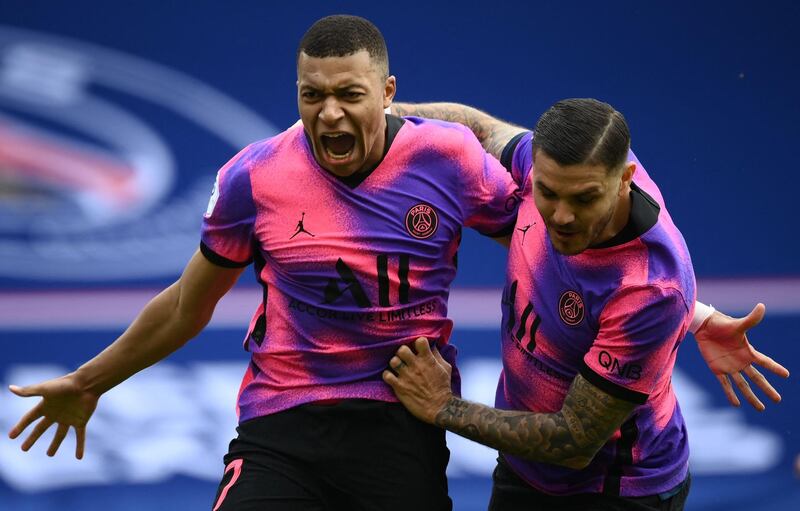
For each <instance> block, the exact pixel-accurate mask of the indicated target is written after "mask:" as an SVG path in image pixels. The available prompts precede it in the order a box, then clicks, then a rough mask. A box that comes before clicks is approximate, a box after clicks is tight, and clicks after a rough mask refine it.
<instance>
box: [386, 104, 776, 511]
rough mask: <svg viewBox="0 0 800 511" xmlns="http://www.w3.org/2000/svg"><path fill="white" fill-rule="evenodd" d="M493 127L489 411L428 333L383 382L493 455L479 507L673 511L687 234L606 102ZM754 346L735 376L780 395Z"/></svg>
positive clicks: (678, 472) (687, 318)
mask: <svg viewBox="0 0 800 511" xmlns="http://www.w3.org/2000/svg"><path fill="white" fill-rule="evenodd" d="M401 109H402V108H401ZM420 110H421V112H420V113H422V114H423V115H431V114H433V115H434V116H436V115H437V114H436V113H434V112H430V111H425V109H424V108H422V109H420ZM495 127H497V128H499V130H495V131H492V130H491V129H489V130H488V131H492V134H491V135H488V136H487V138H492V137H494V136H497V134H498V133H499V132H500V131H502V130H505V133H507V134H508V135H509V136H510V137H511V141H508V138H506V142H507V144H506V145H505V149H504V151H503V156H504V157H503V160H504V163H506V164H507V165H508V167H509V170H510V171H511V172H512V173H513V174H514V175H515V177H516V178H517V179H518V182H520V183H521V184H522V186H523V202H522V204H521V205H520V208H519V216H518V220H517V228H516V229H515V232H514V233H513V236H512V238H511V244H510V247H509V261H508V270H507V282H506V287H505V290H504V299H503V305H504V307H503V309H504V311H503V323H502V356H503V372H502V374H501V377H500V382H499V385H498V389H497V396H496V406H497V408H492V407H489V406H485V405H480V404H476V403H470V402H468V401H465V400H462V399H460V398H458V397H457V396H454V395H453V394H452V392H451V391H450V388H449V385H448V384H449V374H450V369H449V364H448V363H447V362H446V361H445V360H444V359H442V357H441V356H440V355H439V354H438V353H437V352H436V350H433V351H431V349H430V347H429V345H428V343H427V341H426V340H424V339H420V340H418V341H417V343H416V345H415V348H416V352H417V353H416V354H415V353H414V352H412V351H411V349H409V348H408V347H407V346H405V347H401V348H400V349H399V350H398V353H397V355H396V356H395V357H394V358H392V360H391V361H390V367H392V369H393V371H386V372H384V379H385V381H386V382H387V383H389V384H390V385H392V387H393V388H394V390H395V392H396V393H397V395H398V397H399V398H400V400H401V402H403V404H405V405H406V406H407V407H408V408H409V410H410V411H412V413H414V414H415V415H416V416H417V417H419V418H420V419H422V420H424V421H426V422H429V423H431V424H436V425H438V426H441V427H443V428H446V429H448V430H451V431H453V432H455V433H458V434H460V435H462V436H465V437H466V438H470V439H472V440H475V441H478V442H481V443H483V444H485V445H488V446H491V447H494V448H497V449H498V450H499V451H500V457H499V459H498V466H497V468H496V469H495V473H494V488H493V493H492V500H491V503H490V509H493V510H522V509H548V510H549V509H575V510H578V509H592V510H606V509H608V510H611V509H614V510H617V509H631V510H634V509H636V510H644V509H653V510H660V509H670V510H673V509H674V510H680V509H683V505H684V502H685V499H686V496H687V494H688V490H689V473H688V454H689V451H688V442H687V436H686V429H685V425H684V421H683V418H682V416H681V413H680V408H679V406H678V404H677V401H676V398H675V394H674V392H673V389H672V385H671V376H672V369H673V367H674V364H675V357H676V353H677V349H678V347H679V345H680V343H681V341H682V339H683V337H684V336H685V334H686V333H687V331H688V329H689V325H690V322H691V319H692V314H693V309H694V301H695V280H694V273H693V270H692V265H691V260H690V258H689V252H688V250H687V248H686V245H685V243H684V241H683V237H682V236H681V234H680V232H679V231H678V230H677V228H676V227H675V225H674V224H673V223H672V220H671V218H670V216H669V213H668V212H667V210H666V208H665V207H664V201H663V197H662V196H661V193H660V192H659V190H658V188H657V187H656V185H655V183H654V182H653V181H652V180H651V179H650V177H649V176H648V175H647V173H646V172H645V170H644V169H643V168H642V167H641V164H640V163H639V161H638V160H637V159H636V157H635V156H634V155H633V154H632V153H631V152H630V135H629V132H628V127H627V124H626V123H625V120H624V118H623V117H622V115H621V114H620V113H619V112H617V111H616V110H614V109H613V108H612V107H611V106H609V105H607V104H605V103H601V102H599V101H596V100H591V99H573V100H565V101H561V102H559V103H557V104H556V105H554V106H553V107H552V108H551V109H550V110H548V111H547V112H546V113H545V114H544V115H543V116H542V117H541V119H540V120H539V122H538V124H537V126H536V131H535V135H533V134H532V133H530V132H526V131H521V130H519V129H514V128H512V127H509V126H508V125H505V126H495ZM476 131H477V130H476ZM488 131H485V132H488ZM485 145H490V144H486V143H485ZM496 147H498V148H499V147H501V145H497V146H496ZM762 312H763V311H762ZM754 313H755V312H754ZM745 342H746V341H745ZM755 353H756V354H757V355H756V356H754V358H747V357H745V358H746V362H747V363H746V364H745V366H743V367H741V368H740V369H743V370H744V371H745V372H746V374H748V375H749V376H750V377H751V378H752V379H753V380H754V381H757V382H758V383H759V386H761V387H762V388H764V389H765V390H767V391H768V394H769V395H770V397H772V398H773V399H776V400H778V399H780V397H779V396H778V395H777V393H776V392H775V391H774V389H772V387H771V386H770V385H769V384H768V383H765V382H766V380H764V379H763V376H762V375H761V374H760V373H759V372H758V371H757V370H756V369H755V368H753V367H752V365H751V361H756V362H759V363H762V364H763V365H765V366H766V367H767V368H768V369H770V370H773V371H774V372H776V373H777V374H780V375H782V376H787V375H788V372H786V370H785V369H784V368H782V367H781V366H780V365H778V364H777V363H775V362H774V361H772V360H770V359H768V358H767V357H764V356H763V355H761V354H758V353H757V352H755ZM712 369H713V366H712ZM741 377H742V376H741V374H739V373H738V370H737V371H736V372H735V374H734V378H735V379H738V378H741ZM726 381H727V379H726ZM770 391H771V392H770ZM751 394H752V393H751ZM753 399H755V401H753ZM748 400H751V402H753V403H754V404H756V402H757V401H758V400H757V398H755V396H749V395H748ZM757 405H760V406H761V408H763V405H761V403H760V402H757Z"/></svg>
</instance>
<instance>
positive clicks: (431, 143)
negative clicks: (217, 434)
mask: <svg viewBox="0 0 800 511" xmlns="http://www.w3.org/2000/svg"><path fill="white" fill-rule="evenodd" d="M388 69H389V68H388V56H387V52H386V46H385V43H384V41H383V37H382V36H381V34H380V32H379V31H378V30H377V29H376V28H375V27H374V26H373V25H372V24H371V23H369V22H368V21H366V20H363V19H361V18H357V17H353V16H332V17H328V18H324V19H322V20H320V21H319V22H317V23H315V24H314V25H313V26H312V27H311V28H310V29H309V31H308V32H307V33H306V35H305V36H304V37H303V40H302V41H301V43H300V47H299V50H298V53H297V72H298V81H297V86H298V98H297V100H298V107H299V110H300V116H301V118H302V123H301V124H299V125H296V126H294V127H292V128H290V129H289V130H287V131H285V132H283V133H281V134H279V135H277V136H275V137H273V138H270V139H268V140H264V141H261V142H256V143H254V144H252V145H251V146H249V147H247V148H245V149H244V150H243V151H242V152H241V153H239V154H238V155H237V156H236V157H234V158H233V159H232V160H231V161H230V162H229V163H228V164H227V165H225V166H224V167H223V168H222V169H221V171H220V172H219V174H218V179H217V184H216V187H215V191H214V194H213V196H212V200H211V202H210V203H209V208H208V211H207V213H206V217H205V221H204V225H203V232H202V244H201V248H200V250H199V251H198V253H196V254H195V255H194V257H193V258H192V259H191V261H190V262H189V264H188V266H187V267H186V269H185V270H184V272H183V275H182V276H181V278H180V279H179V280H178V281H177V282H176V283H175V284H173V285H172V286H170V287H169V288H167V289H166V290H165V291H164V292H162V293H161V294H160V295H158V296H157V297H156V298H155V299H154V300H153V301H151V302H150V303H149V304H148V305H147V306H146V307H145V309H144V310H143V311H142V312H141V313H140V315H139V316H138V318H137V319H136V320H135V321H134V323H133V324H132V325H131V326H130V327H129V328H128V330H127V331H126V332H125V333H124V334H123V335H122V336H121V337H120V338H119V339H117V340H116V341H115V342H114V343H113V344H111V345H110V346H109V347H108V348H107V349H106V350H104V351H103V352H102V353H101V354H99V355H98V356H97V357H95V358H94V359H92V360H91V361H89V362H88V363H86V364H84V365H83V366H82V367H80V368H79V369H78V370H76V371H75V372H73V373H70V374H69V375H66V376H64V377H62V378H58V379H55V380H50V381H47V382H44V383H41V384H38V385H32V386H29V387H25V388H19V387H12V391H14V392H15V393H17V394H18V395H20V396H42V397H43V400H42V401H41V402H40V403H39V404H37V405H36V406H34V407H33V408H32V409H31V411H30V412H28V413H27V414H26V415H25V416H23V417H22V419H21V420H20V421H19V423H18V424H17V425H16V426H15V427H14V428H13V429H12V430H11V433H10V434H11V436H12V438H13V437H16V436H18V435H19V434H20V433H21V432H22V431H23V430H25V429H26V428H27V427H28V426H29V425H30V424H32V423H33V422H34V421H36V420H37V419H39V418H41V420H40V421H39V422H38V423H37V424H36V426H35V427H34V428H33V431H32V432H31V433H30V435H29V436H28V438H27V439H26V440H25V441H24V442H23V444H22V448H23V449H24V450H27V449H29V448H30V447H31V446H32V445H33V444H34V443H35V442H36V441H37V439H38V438H39V437H40V436H41V435H42V434H43V433H44V431H45V430H47V429H48V428H49V427H50V426H51V425H53V424H58V428H57V432H56V435H55V437H54V439H53V441H52V443H51V444H50V448H49V449H48V454H50V455H54V454H55V452H56V451H57V449H58V448H59V446H60V445H61V443H62V441H63V439H64V437H65V435H66V433H67V431H68V429H69V427H74V428H75V430H76V433H77V437H78V444H77V448H76V455H77V457H79V458H80V457H82V456H83V451H84V442H85V440H84V437H85V428H86V424H87V422H88V420H89V418H90V417H91V415H92V413H93V411H94V409H95V407H96V405H97V402H98V399H99V396H100V395H101V394H103V393H104V392H106V391H107V390H109V389H110V388H112V387H114V386H115V385H117V384H119V383H121V382H122V381H124V380H125V379H127V378H128V377H130V376H131V375H133V374H134V373H136V372H137V371H140V370H142V369H144V368H146V367H148V366H150V365H152V364H154V363H155V362H157V361H159V360H161V359H163V358H164V357H166V356H167V355H169V354H170V353H172V352H173V351H175V350H177V349H178V348H180V347H181V346H182V345H183V344H185V343H186V342H187V341H188V340H189V339H191V338H192V337H194V336H196V335H197V334H198V333H199V332H200V331H201V330H202V328H203V327H204V326H205V325H206V323H207V322H208V320H209V319H210V317H211V314H212V312H213V310H214V307H215V306H216V303H217V301H218V300H219V299H220V298H221V297H222V296H223V295H224V294H225V293H226V292H227V291H228V290H229V289H230V288H231V287H232V286H233V284H234V283H235V281H236V280H237V278H238V277H239V275H240V274H241V272H242V271H243V268H244V267H246V266H247V265H249V264H250V263H251V262H252V263H253V265H254V267H255V271H256V273H257V276H258V278H259V281H260V283H261V284H262V286H263V301H262V303H261V304H260V305H259V306H258V308H257V310H256V312H255V314H254V315H253V318H252V321H251V323H250V327H249V331H248V334H247V336H246V338H245V340H244V348H245V349H246V350H248V351H249V352H250V353H251V354H252V359H251V363H250V364H249V366H248V368H247V370H246V372H245V376H244V378H243V381H242V385H241V390H240V393H239V396H238V413H239V422H240V425H239V428H238V437H237V438H236V439H235V440H234V441H233V442H232V443H231V446H230V450H229V452H228V454H227V456H226V457H225V461H226V465H225V475H224V478H223V480H222V481H221V483H220V485H219V489H218V492H217V497H216V499H215V501H214V506H213V508H214V510H215V511H216V510H222V511H225V510H230V509H239V510H243V509H256V508H258V509H261V508H263V507H269V508H270V509H291V510H302V509H315V510H316V509H347V510H350V509H384V510H392V509H398V510H400V509H402V510H405V509H416V510H418V511H423V510H442V509H450V508H451V502H450V499H449V497H448V495H447V482H446V478H445V466H446V463H447V459H448V455H449V453H448V451H447V448H446V445H445V440H444V432H443V431H442V430H441V429H439V428H434V427H431V426H430V425H428V424H425V423H423V422H421V421H418V420H416V419H414V418H413V417H412V416H411V415H410V414H409V413H408V412H407V411H406V410H405V409H404V408H403V407H402V406H401V405H400V404H399V403H398V402H397V399H396V398H395V396H394V394H393V392H392V390H391V388H390V387H388V386H387V385H386V384H385V383H384V382H383V381H382V378H381V373H382V371H383V369H384V368H385V367H386V362H387V360H388V359H389V358H390V357H391V356H392V355H393V354H394V352H395V350H396V349H397V348H398V347H399V346H402V345H405V344H407V343H410V342H412V340H413V339H414V338H415V337H416V336H417V335H419V334H424V335H426V336H427V337H428V338H430V339H432V340H434V341H435V342H436V345H437V349H438V350H439V351H441V353H442V354H443V356H444V357H445V358H446V359H447V360H448V361H449V362H450V363H453V362H454V358H455V353H454V349H453V348H452V347H451V346H450V345H448V338H449V335H450V331H451V328H452V323H451V321H450V320H448V319H447V308H446V305H447V296H448V292H449V286H450V283H451V281H452V279H453V277H454V274H455V255H456V249H457V247H458V242H459V238H460V230H461V228H462V226H468V227H473V228H475V229H477V230H478V231H480V232H482V233H484V234H488V235H502V234H505V233H507V232H510V231H511V229H512V228H513V223H514V219H515V217H516V205H517V204H518V202H519V190H518V188H517V186H516V185H515V184H514V181H513V179H512V176H511V175H510V174H509V173H508V172H506V170H505V169H504V168H503V167H502V165H500V164H499V162H497V161H496V160H495V159H494V158H492V157H490V156H488V155H487V154H486V153H485V152H484V150H483V149H482V148H481V145H480V143H479V141H478V140H477V139H476V138H475V136H474V135H473V134H472V133H471V132H470V131H469V130H467V129H466V128H464V127H463V126H459V125H456V124H450V123H442V122H438V121H425V120H421V119H415V118H410V119H402V118H400V117H395V116H392V115H385V114H384V109H385V108H387V107H388V106H389V105H390V103H391V101H392V98H393V96H394V93H395V88H396V81H395V78H394V77H393V76H391V75H389V72H388ZM454 372H455V371H454ZM455 376H457V375H455ZM457 383H458V382H457V377H454V387H457Z"/></svg>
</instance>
